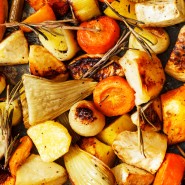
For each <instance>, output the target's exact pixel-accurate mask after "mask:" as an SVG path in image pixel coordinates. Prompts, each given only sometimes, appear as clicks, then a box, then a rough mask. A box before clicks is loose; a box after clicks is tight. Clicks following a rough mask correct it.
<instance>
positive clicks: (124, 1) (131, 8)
mask: <svg viewBox="0 0 185 185" xmlns="http://www.w3.org/2000/svg"><path fill="white" fill-rule="evenodd" d="M111 6H112V7H113V8H114V9H115V10H116V11H117V12H118V13H119V14H120V15H122V16H124V17H127V18H131V19H136V13H135V3H134V2H131V1H129V0H120V1H113V2H112V3H111ZM104 13H105V15H107V16H109V17H112V18H114V19H118V20H120V18H119V17H118V16H117V15H116V14H115V13H114V12H113V11H112V10H111V9H110V8H109V7H107V8H106V9H105V10H104Z"/></svg>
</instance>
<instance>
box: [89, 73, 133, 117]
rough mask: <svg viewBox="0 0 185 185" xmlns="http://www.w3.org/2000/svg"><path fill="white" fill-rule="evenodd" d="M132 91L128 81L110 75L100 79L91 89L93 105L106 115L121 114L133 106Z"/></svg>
mask: <svg viewBox="0 0 185 185" xmlns="http://www.w3.org/2000/svg"><path fill="white" fill-rule="evenodd" d="M134 100H135V97H134V91H133V89H132V88H131V87H130V85H129V84H128V82H127V81H126V80H125V79H124V78H122V77H119V76H110V77H107V78H105V79H104V80H102V81H100V82H99V83H98V84H97V86H96V87H95V89H94V91H93V101H94V103H95V106H96V107H97V108H98V109H99V110H100V111H101V112H102V113H103V114H104V115H106V116H109V117H110V116H118V115H123V114H125V113H128V112H129V111H131V110H132V109H133V108H134V106H135V103H134Z"/></svg>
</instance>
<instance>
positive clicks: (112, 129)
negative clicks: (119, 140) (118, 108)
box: [97, 114, 136, 146]
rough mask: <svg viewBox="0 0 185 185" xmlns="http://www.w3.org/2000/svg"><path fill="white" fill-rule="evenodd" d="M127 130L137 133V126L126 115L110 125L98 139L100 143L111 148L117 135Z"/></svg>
mask: <svg viewBox="0 0 185 185" xmlns="http://www.w3.org/2000/svg"><path fill="white" fill-rule="evenodd" d="M125 130H128V131H136V126H135V125H134V124H133V122H132V120H131V118H130V116H129V115H128V114H124V115H122V116H120V117H119V118H117V119H116V120H115V121H113V122H112V123H110V124H108V125H107V126H106V127H105V128H104V129H103V130H102V131H101V132H100V133H99V134H98V135H97V137H98V139H99V140H100V141H102V142H104V143H106V144H108V145H110V146H111V145H112V143H113V141H114V139H115V138H116V137H117V135H118V134H119V133H121V132H122V131H125Z"/></svg>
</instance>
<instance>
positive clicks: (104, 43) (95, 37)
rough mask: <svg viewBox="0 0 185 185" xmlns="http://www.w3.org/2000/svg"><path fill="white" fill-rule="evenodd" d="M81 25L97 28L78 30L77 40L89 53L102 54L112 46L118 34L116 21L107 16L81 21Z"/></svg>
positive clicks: (118, 28)
mask: <svg viewBox="0 0 185 185" xmlns="http://www.w3.org/2000/svg"><path fill="white" fill-rule="evenodd" d="M80 26H81V27H85V28H92V29H97V31H89V30H78V31H77V41H78V43H79V45H80V47H81V48H82V49H83V50H84V51H85V52H86V53H89V54H102V53H105V52H107V51H108V50H109V49H110V48H112V47H113V46H114V45H115V44H116V42H117V40H118V39H119V36H120V27H119V25H118V23H117V22H116V21H115V20H114V19H112V18H110V17H108V16H101V17H99V18H97V19H94V20H91V21H86V22H83V23H82V24H81V25H80Z"/></svg>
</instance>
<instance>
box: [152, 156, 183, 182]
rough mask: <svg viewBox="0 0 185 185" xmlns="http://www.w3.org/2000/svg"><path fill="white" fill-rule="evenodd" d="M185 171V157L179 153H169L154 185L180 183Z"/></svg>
mask: <svg viewBox="0 0 185 185" xmlns="http://www.w3.org/2000/svg"><path fill="white" fill-rule="evenodd" d="M184 172H185V159H184V158H183V157H181V156H180V155H178V154H173V153H167V154H166V156H165V159H164V161H163V163H162V165H161V167H160V168H159V170H158V172H157V174H156V177H155V180H154V184H153V185H180V184H181V181H182V178H183V175H184Z"/></svg>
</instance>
